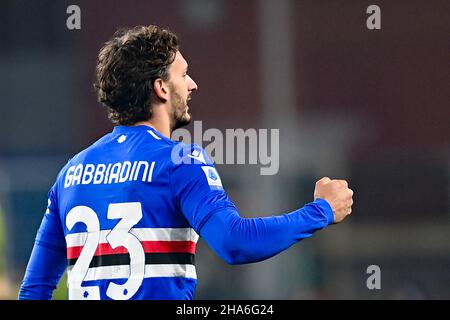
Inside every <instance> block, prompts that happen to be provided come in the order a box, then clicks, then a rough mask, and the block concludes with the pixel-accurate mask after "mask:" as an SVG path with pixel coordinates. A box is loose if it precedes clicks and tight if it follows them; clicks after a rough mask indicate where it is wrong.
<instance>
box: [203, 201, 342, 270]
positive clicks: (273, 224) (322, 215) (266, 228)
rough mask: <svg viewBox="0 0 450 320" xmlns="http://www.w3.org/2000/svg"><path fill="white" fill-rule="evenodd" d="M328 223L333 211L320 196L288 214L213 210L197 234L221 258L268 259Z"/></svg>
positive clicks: (234, 260) (229, 260) (240, 260)
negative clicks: (246, 215) (246, 214)
mask: <svg viewBox="0 0 450 320" xmlns="http://www.w3.org/2000/svg"><path fill="white" fill-rule="evenodd" d="M330 223H333V212H332V210H331V207H330V206H329V204H328V202H326V201H325V200H322V199H317V200H316V201H314V202H312V203H309V204H307V205H305V206H304V207H303V208H301V209H298V210H296V211H294V212H292V213H289V214H284V215H279V216H272V217H264V218H241V217H240V215H239V213H238V212H237V211H236V210H235V209H234V208H231V207H228V208H223V209H218V210H216V211H215V212H213V213H212V214H211V215H210V218H209V219H208V220H207V221H206V222H205V223H204V224H203V227H202V229H201V230H200V235H201V236H202V238H203V239H204V240H205V241H206V242H207V243H208V244H209V246H210V247H211V248H212V249H213V250H214V251H215V252H216V253H217V254H218V255H219V256H220V257H221V258H222V259H223V260H224V261H226V262H227V263H229V264H243V263H251V262H257V261H261V260H265V259H268V258H270V257H272V256H274V255H276V254H278V253H280V252H282V251H284V250H286V249H287V248H289V247H290V246H292V245H293V244H295V243H296V242H298V241H300V240H302V239H304V238H308V237H311V236H312V235H313V234H314V232H315V231H317V230H320V229H322V228H324V227H325V226H327V225H328V224H330Z"/></svg>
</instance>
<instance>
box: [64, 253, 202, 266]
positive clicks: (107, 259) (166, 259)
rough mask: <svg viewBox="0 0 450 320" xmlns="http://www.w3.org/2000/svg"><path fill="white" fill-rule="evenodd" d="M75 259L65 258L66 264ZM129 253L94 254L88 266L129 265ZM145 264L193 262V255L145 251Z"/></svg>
mask: <svg viewBox="0 0 450 320" xmlns="http://www.w3.org/2000/svg"><path fill="white" fill-rule="evenodd" d="M77 260H78V258H76V259H67V262H68V265H69V266H72V265H74V264H75V263H76V262H77ZM129 264H130V255H129V254H128V253H125V254H106V255H103V256H94V257H93V258H92V261H91V263H90V265H89V268H94V267H103V266H116V265H129ZM145 264H193V265H194V264H195V255H193V254H192V253H146V254H145Z"/></svg>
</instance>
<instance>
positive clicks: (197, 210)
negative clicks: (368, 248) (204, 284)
mask: <svg viewBox="0 0 450 320" xmlns="http://www.w3.org/2000/svg"><path fill="white" fill-rule="evenodd" d="M211 172H212V176H213V177H214V175H218V174H217V171H215V169H214V167H213V166H212V164H208V165H202V164H199V163H198V162H196V163H193V164H182V165H178V166H175V168H174V170H173V174H172V175H171V176H172V179H173V180H174V181H176V183H175V184H174V182H173V181H172V184H173V185H175V186H174V192H175V194H176V197H177V202H178V203H179V206H180V207H181V210H182V211H183V213H184V215H185V216H186V218H187V219H188V220H189V222H190V223H191V225H192V226H193V227H194V229H195V230H196V231H197V232H198V233H199V234H200V235H201V236H202V238H203V239H204V240H205V241H206V242H207V243H208V244H209V245H210V246H211V248H212V249H213V250H214V251H215V252H216V253H217V254H218V255H219V256H220V257H221V258H222V259H224V260H225V261H226V262H228V263H230V264H241V263H250V262H257V261H261V260H264V259H267V258H269V257H271V256H273V255H276V254H277V253H279V252H281V251H283V250H285V249H287V248H289V247H290V246H292V245H293V244H294V243H296V242H298V241H300V240H301V239H304V238H308V237H310V236H312V235H313V233H314V232H315V231H317V230H320V229H322V228H324V227H326V226H327V225H329V224H331V223H335V222H340V221H341V220H342V219H343V218H344V217H345V216H346V215H348V214H349V213H350V208H351V204H352V200H351V197H352V193H353V192H352V191H351V190H350V189H348V187H347V185H346V183H344V182H343V181H338V180H333V181H332V182H331V181H330V180H329V179H328V178H326V179H322V180H321V181H319V182H318V183H317V184H316V190H315V198H316V200H315V201H314V202H312V203H309V204H307V205H305V206H304V207H303V208H301V209H298V210H296V211H294V212H291V213H289V214H284V215H278V216H272V217H264V218H242V217H241V216H240V214H239V212H238V211H237V209H236V207H235V206H234V205H233V203H232V202H231V201H230V200H229V198H228V197H227V195H226V194H225V191H224V190H223V188H222V187H221V184H220V183H219V182H220V178H218V179H219V180H218V181H219V182H217V181H214V180H213V177H209V176H208V174H209V173H211ZM219 185H220V186H219ZM324 199H326V200H324Z"/></svg>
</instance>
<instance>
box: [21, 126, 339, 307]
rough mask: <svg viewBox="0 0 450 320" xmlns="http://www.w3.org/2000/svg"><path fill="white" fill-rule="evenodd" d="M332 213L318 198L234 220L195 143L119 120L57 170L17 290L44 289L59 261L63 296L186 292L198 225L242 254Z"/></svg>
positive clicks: (27, 294)
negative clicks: (295, 206) (294, 207)
mask: <svg viewBox="0 0 450 320" xmlns="http://www.w3.org/2000/svg"><path fill="white" fill-rule="evenodd" d="M332 222H333V215H332V210H331V208H330V206H329V205H328V203H327V202H326V201H324V200H321V199H318V200H316V201H315V202H313V203H311V204H309V205H307V206H305V207H304V208H302V209H299V210H297V211H294V212H293V213H290V214H286V215H282V216H275V217H267V218H254V219H243V218H241V217H240V216H239V214H238V213H237V210H236V208H235V206H234V205H233V203H232V202H231V201H230V199H229V198H228V197H227V195H226V193H225V191H224V190H223V187H222V183H221V180H220V177H219V174H218V172H217V171H216V169H215V168H214V165H213V164H212V163H211V161H210V160H209V159H208V157H207V155H206V153H205V152H204V150H203V149H202V148H201V147H199V146H197V145H186V144H182V143H177V142H174V141H172V140H170V139H168V138H166V137H164V136H163V135H161V134H160V133H159V132H157V131H156V130H154V129H153V128H151V127H148V126H118V127H115V128H114V130H113V132H111V133H109V134H107V135H105V136H104V137H102V138H101V139H100V140H98V141H97V142H96V143H94V144H93V145H92V146H90V147H89V148H87V149H85V150H84V151H82V152H81V153H79V154H77V155H76V156H74V157H73V158H72V159H71V160H70V161H69V162H68V163H67V165H66V166H65V167H64V168H63V169H62V170H61V172H60V173H59V175H58V177H57V180H56V183H55V184H54V186H53V187H52V188H51V190H50V192H49V205H48V209H47V212H46V213H45V215H44V219H43V221H42V224H41V226H40V229H39V231H38V233H37V237H36V242H35V247H34V249H33V253H32V256H31V258H30V262H29V264H28V266H27V271H26V274H25V277H24V281H23V284H22V286H21V290H20V292H19V298H21V299H48V298H50V297H51V292H52V291H53V289H54V287H55V286H56V284H57V282H58V281H59V279H60V277H61V275H62V273H63V272H64V270H65V269H66V267H67V271H68V290H69V299H78V300H88V299H115V300H125V299H192V298H193V297H194V292H195V288H196V284H197V274H196V270H195V251H196V244H197V240H198V239H199V234H201V235H202V237H203V238H204V239H205V240H206V242H207V243H208V244H209V245H210V246H211V247H212V248H213V249H214V250H215V251H216V252H217V253H218V254H219V255H220V256H221V257H222V258H223V259H224V260H225V261H227V262H229V263H248V262H255V261H260V260H263V259H266V258H268V257H270V256H273V255H274V254H276V253H278V252H280V251H282V250H284V249H286V248H288V247H289V246H291V245H292V244H293V243H295V242H297V241H299V240H300V239H302V238H305V237H309V236H311V235H312V233H313V232H314V231H315V230H318V229H321V228H323V227H324V226H326V225H328V224H329V223H332ZM38 289H39V290H38Z"/></svg>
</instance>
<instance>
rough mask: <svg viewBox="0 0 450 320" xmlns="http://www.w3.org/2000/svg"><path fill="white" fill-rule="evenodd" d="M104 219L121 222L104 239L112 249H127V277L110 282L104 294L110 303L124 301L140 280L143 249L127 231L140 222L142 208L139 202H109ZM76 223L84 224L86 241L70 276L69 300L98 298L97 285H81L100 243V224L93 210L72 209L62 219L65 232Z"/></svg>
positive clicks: (83, 208) (130, 295)
mask: <svg viewBox="0 0 450 320" xmlns="http://www.w3.org/2000/svg"><path fill="white" fill-rule="evenodd" d="M107 217H108V219H121V220H120V221H119V223H118V224H117V225H116V226H115V227H114V228H113V229H112V230H111V232H110V233H109V234H108V235H107V236H106V240H107V241H108V243H109V244H110V246H111V247H112V248H113V249H115V248H117V247H120V246H123V247H125V248H126V249H127V250H128V253H129V255H130V275H129V277H128V280H127V281H126V282H125V283H124V284H121V285H119V284H116V283H110V284H109V286H108V288H107V290H106V295H107V296H108V297H110V298H111V299H114V300H128V299H130V298H131V297H132V296H133V295H134V294H135V293H136V292H137V291H138V290H139V287H140V286H141V284H142V281H143V279H144V271H145V253H144V248H143V247H142V244H141V242H140V241H139V239H138V238H136V237H135V236H134V235H132V234H131V233H130V232H129V231H130V229H131V228H132V227H133V226H134V225H135V224H136V223H138V222H139V220H141V219H142V207H141V204H140V203H139V202H127V203H111V204H110V205H109V206H108V213H107ZM78 222H81V223H83V224H85V225H86V227H87V238H86V242H85V243H84V246H83V249H82V251H81V254H80V256H79V257H78V260H77V262H76V263H75V265H74V266H73V269H72V271H71V273H70V277H69V299H71V300H73V299H74V300H88V299H89V300H95V299H100V289H99V288H98V287H97V286H90V287H89V286H88V287H82V286H81V283H82V282H83V279H84V278H85V277H86V274H87V272H88V269H89V264H90V263H91V260H92V258H93V257H94V254H95V251H96V250H97V246H98V244H99V242H100V222H99V220H98V216H97V214H96V213H95V211H94V210H92V209H91V208H89V207H87V206H77V207H74V208H72V209H71V210H70V211H69V213H68V214H67V217H66V225H67V228H68V229H69V231H70V230H71V229H72V228H73V226H74V225H75V224H76V223H78Z"/></svg>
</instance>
